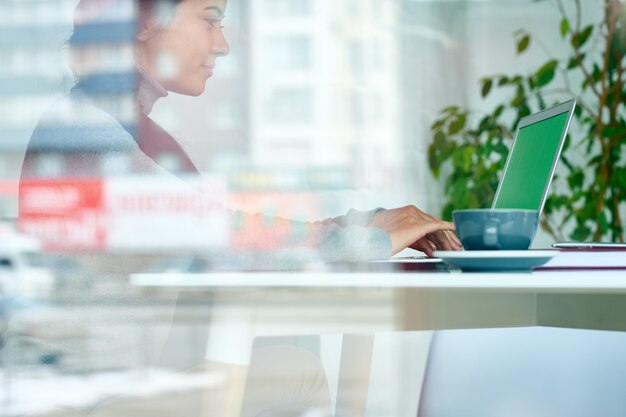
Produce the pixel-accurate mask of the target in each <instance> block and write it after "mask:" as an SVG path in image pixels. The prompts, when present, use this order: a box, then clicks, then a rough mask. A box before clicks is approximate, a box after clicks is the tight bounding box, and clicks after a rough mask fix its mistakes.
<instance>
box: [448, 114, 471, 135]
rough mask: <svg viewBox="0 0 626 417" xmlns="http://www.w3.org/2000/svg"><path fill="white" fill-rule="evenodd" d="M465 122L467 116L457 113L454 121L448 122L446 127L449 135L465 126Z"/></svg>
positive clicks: (454, 133)
mask: <svg viewBox="0 0 626 417" xmlns="http://www.w3.org/2000/svg"><path fill="white" fill-rule="evenodd" d="M466 122H467V116H466V115H465V114H459V115H458V117H457V118H456V120H455V121H453V122H452V123H450V126H449V128H448V133H449V134H450V135H456V134H457V133H459V132H460V131H461V130H463V128H464V127H465V123H466Z"/></svg>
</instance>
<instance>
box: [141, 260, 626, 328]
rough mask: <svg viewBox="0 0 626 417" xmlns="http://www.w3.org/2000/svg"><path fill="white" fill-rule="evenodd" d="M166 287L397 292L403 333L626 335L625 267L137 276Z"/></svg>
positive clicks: (144, 284) (152, 285)
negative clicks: (545, 329) (544, 329)
mask: <svg viewBox="0 0 626 417" xmlns="http://www.w3.org/2000/svg"><path fill="white" fill-rule="evenodd" d="M131 281H132V284H133V285H135V286H140V287H147V288H159V289H161V290H168V289H171V290H182V291H184V290H197V289H202V290H210V291H214V292H225V291H227V292H232V291H237V292H245V291H252V290H259V289H266V290H271V289H277V288H293V289H301V290H306V289H311V290H313V289H317V290H320V289H325V288H326V289H331V288H352V289H368V290H371V289H374V288H380V289H394V290H398V291H399V292H400V293H401V294H402V297H403V298H404V299H405V301H406V303H405V309H406V316H405V321H404V323H403V328H402V329H401V330H425V329H448V328H473V327H511V326H555V327H572V328H588V329H606V330H621V331H625V330H626V270H586V271H541V272H532V273H462V272H451V273H441V272H431V273H426V272H381V273H377V272H354V273H349V272H345V273H329V272H264V273H206V274H137V275H133V276H132V277H131Z"/></svg>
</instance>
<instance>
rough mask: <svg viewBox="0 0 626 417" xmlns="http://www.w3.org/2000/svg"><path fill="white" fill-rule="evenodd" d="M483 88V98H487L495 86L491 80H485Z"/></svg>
mask: <svg viewBox="0 0 626 417" xmlns="http://www.w3.org/2000/svg"><path fill="white" fill-rule="evenodd" d="M482 84H483V86H482V88H481V91H480V93H481V94H482V96H483V97H487V95H488V94H489V92H490V91H491V87H492V86H493V81H492V80H491V78H485V79H483V80H482Z"/></svg>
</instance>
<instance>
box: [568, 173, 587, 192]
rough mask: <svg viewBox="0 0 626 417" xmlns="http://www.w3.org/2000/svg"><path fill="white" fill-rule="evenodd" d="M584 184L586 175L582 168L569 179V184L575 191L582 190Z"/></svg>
mask: <svg viewBox="0 0 626 417" xmlns="http://www.w3.org/2000/svg"><path fill="white" fill-rule="evenodd" d="M584 182H585V173H584V172H583V170H582V169H580V168H578V169H576V170H574V171H573V172H572V173H571V174H570V175H569V176H568V177H567V183H568V184H569V187H570V188H571V189H573V190H577V189H580V188H582V186H583V183H584Z"/></svg>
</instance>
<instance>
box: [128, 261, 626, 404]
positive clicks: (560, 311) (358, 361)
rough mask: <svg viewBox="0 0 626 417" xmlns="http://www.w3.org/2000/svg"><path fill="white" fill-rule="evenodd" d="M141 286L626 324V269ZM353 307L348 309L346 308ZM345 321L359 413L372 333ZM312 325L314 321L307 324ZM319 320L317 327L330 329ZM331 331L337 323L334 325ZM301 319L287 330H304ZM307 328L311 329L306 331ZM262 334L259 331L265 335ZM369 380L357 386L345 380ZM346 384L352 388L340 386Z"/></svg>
mask: <svg viewBox="0 0 626 417" xmlns="http://www.w3.org/2000/svg"><path fill="white" fill-rule="evenodd" d="M131 281H132V284H133V285H135V286H138V287H145V288H150V289H153V290H155V289H158V290H159V291H164V290H165V291H167V290H176V291H183V292H184V291H187V290H191V291H196V290H203V291H211V292H215V293H218V294H233V293H234V294H242V293H257V294H258V293H259V291H261V293H262V294H266V295H267V296H268V297H270V296H271V294H272V292H279V291H281V290H285V289H292V290H293V291H291V292H290V293H289V296H290V297H293V298H294V303H292V304H291V305H290V306H289V309H288V310H286V312H288V313H289V312H291V313H293V314H296V313H297V311H298V309H299V308H298V303H297V301H298V300H297V298H298V294H301V295H302V294H307V292H316V293H318V294H319V292H320V291H321V292H322V294H323V293H324V290H328V292H329V294H330V293H331V292H332V290H336V289H342V288H344V289H352V290H353V291H356V292H358V291H372V290H376V289H380V290H387V291H393V292H395V293H397V295H398V297H397V300H399V303H400V304H401V305H400V308H399V310H401V312H402V313H401V316H402V317H401V320H399V321H398V323H397V327H396V328H395V329H390V328H389V327H387V326H381V328H380V329H375V330H377V331H378V330H379V331H389V330H396V331H413V330H435V329H453V328H456V329H459V328H486V327H519V326H552V327H569V328H586V329H603V330H619V331H626V270H587V271H542V272H532V273H530V272H529V273H462V272H450V273H444V272H344V273H330V272H264V273H206V274H137V275H134V276H132V277H131ZM346 314H348V313H346ZM334 320H335V323H334V326H331V327H330V328H331V329H334V331H335V332H336V329H337V327H336V324H337V323H346V324H345V327H344V328H342V331H341V332H342V333H344V337H343V344H342V353H341V367H340V376H339V381H340V382H339V387H340V388H339V390H338V393H337V399H336V401H337V406H338V407H340V406H341V407H345V408H346V409H351V410H353V411H354V412H355V415H362V414H364V412H365V408H366V398H367V395H364V396H358V395H356V396H355V395H354V392H355V391H359V390H361V391H362V392H365V393H366V392H367V383H368V375H369V371H370V368H369V366H367V363H368V358H371V355H372V350H373V345H374V337H373V336H363V335H357V334H355V333H359V331H358V329H356V331H355V329H354V328H352V327H351V325H350V324H349V321H350V320H349V317H347V316H346V317H342V316H341V315H336V316H335V317H334ZM309 330H310V329H309ZM328 331H329V327H327V326H324V325H320V326H319V327H317V328H316V329H315V332H316V333H326V332H328ZM331 331H332V330H331ZM302 332H303V330H302V327H300V326H294V327H293V328H290V329H288V330H287V331H285V333H290V334H302ZM307 332H308V331H307ZM261 335H263V334H261V333H259V334H254V336H261ZM344 380H345V381H354V380H359V381H364V382H363V384H364V385H363V386H361V387H359V388H355V387H353V386H350V384H349V383H342V382H341V381H344ZM342 386H343V387H348V388H342Z"/></svg>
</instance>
